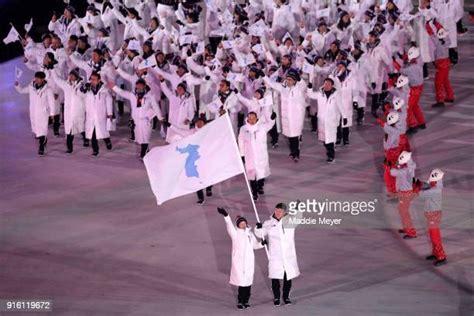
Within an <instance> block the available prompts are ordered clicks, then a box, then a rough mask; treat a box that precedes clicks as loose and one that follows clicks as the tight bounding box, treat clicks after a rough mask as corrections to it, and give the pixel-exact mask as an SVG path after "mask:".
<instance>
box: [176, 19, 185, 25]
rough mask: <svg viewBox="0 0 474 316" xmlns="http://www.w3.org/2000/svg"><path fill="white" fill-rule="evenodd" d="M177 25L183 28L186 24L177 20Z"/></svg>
mask: <svg viewBox="0 0 474 316" xmlns="http://www.w3.org/2000/svg"><path fill="white" fill-rule="evenodd" d="M176 24H178V25H181V26H184V23H183V22H181V21H180V20H176Z"/></svg>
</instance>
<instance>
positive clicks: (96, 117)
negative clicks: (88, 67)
mask: <svg viewBox="0 0 474 316" xmlns="http://www.w3.org/2000/svg"><path fill="white" fill-rule="evenodd" d="M89 80H90V82H89V83H88V84H86V85H85V86H83V88H82V92H83V93H85V94H86V97H85V101H86V137H87V139H90V140H91V144H92V156H94V157H97V156H99V143H98V142H97V140H98V139H103V140H104V142H105V145H106V146H107V150H112V142H111V141H110V134H109V131H108V130H107V119H112V117H113V108H112V96H111V95H110V93H109V91H108V89H107V88H106V87H105V86H104V84H103V83H102V80H101V77H100V74H99V73H97V72H93V73H92V75H91V76H90V78H89Z"/></svg>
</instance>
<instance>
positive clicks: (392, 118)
mask: <svg viewBox="0 0 474 316" xmlns="http://www.w3.org/2000/svg"><path fill="white" fill-rule="evenodd" d="M399 119H400V115H398V113H397V112H390V113H388V115H387V124H388V125H392V124H395V123H397V122H398V120H399Z"/></svg>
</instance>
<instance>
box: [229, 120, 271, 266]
mask: <svg viewBox="0 0 474 316" xmlns="http://www.w3.org/2000/svg"><path fill="white" fill-rule="evenodd" d="M224 115H225V116H226V120H227V124H228V125H229V128H230V130H231V132H232V135H233V136H234V141H233V143H234V147H235V152H236V153H237V154H238V153H239V152H240V151H239V147H238V146H237V141H236V137H235V133H234V128H233V127H232V122H231V121H230V116H229V112H228V111H226V113H225V114H224ZM239 163H240V166H241V168H242V170H243V171H244V177H245V183H246V184H247V190H248V192H249V196H250V202H251V203H252V207H253V211H254V212H255V217H256V218H257V222H258V223H260V217H259V216H258V212H257V206H256V205H255V201H254V200H253V196H252V189H251V188H250V182H249V179H248V178H247V172H245V166H244V163H243V161H242V159H241V157H240V155H239ZM264 247H265V252H266V253H267V258H268V257H269V254H268V248H267V245H264Z"/></svg>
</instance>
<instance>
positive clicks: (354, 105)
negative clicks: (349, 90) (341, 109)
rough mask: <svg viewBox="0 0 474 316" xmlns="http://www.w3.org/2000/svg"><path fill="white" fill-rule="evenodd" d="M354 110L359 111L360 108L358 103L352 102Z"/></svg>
mask: <svg viewBox="0 0 474 316" xmlns="http://www.w3.org/2000/svg"><path fill="white" fill-rule="evenodd" d="M352 108H353V109H354V110H357V109H358V108H359V103H357V102H352Z"/></svg>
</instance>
